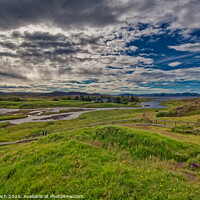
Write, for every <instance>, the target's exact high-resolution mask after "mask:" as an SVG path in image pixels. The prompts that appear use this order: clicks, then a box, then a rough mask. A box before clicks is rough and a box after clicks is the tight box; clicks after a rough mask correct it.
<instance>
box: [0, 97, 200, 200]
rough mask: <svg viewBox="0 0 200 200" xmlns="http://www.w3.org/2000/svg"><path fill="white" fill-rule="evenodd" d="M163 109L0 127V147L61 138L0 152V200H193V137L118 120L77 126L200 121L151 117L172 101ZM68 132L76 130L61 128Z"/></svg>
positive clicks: (197, 182) (196, 139)
mask: <svg viewBox="0 0 200 200" xmlns="http://www.w3.org/2000/svg"><path fill="white" fill-rule="evenodd" d="M182 102H183V103H182V105H184V103H185V101H182ZM165 104H170V105H171V106H169V108H162V109H147V108H142V109H128V108H127V109H126V110H107V111H95V112H88V113H84V114H82V115H80V116H79V117H78V118H76V119H72V120H66V121H64V120H61V121H53V122H34V123H23V124H20V125H17V126H10V127H7V128H3V129H1V130H0V142H1V143H2V142H8V141H12V140H13V139H17V138H18V137H21V136H26V135H31V134H36V133H39V132H42V131H44V130H47V131H48V132H54V131H58V130H60V132H57V133H51V134H49V135H47V136H46V137H41V138H40V139H39V140H37V141H33V142H28V143H21V144H13V145H6V146H0V169H1V170H0V195H3V194H15V195H22V196H23V195H24V194H26V195H28V194H43V195H62V194H65V195H83V197H84V199H92V200H93V199H138V200H140V199H145V200H147V199H150V200H154V199H157V200H158V199H163V200H164V199H180V200H187V199H194V200H198V199H199V196H200V171H199V169H198V168H195V167H193V166H192V165H191V164H192V162H195V163H200V135H195V134H187V133H179V132H172V130H171V128H167V127H154V126H144V125H141V126H135V125H127V124H126V123H124V124H122V123H121V122H116V123H114V124H112V125H110V124H109V125H96V126H94V127H88V128H87V127H86V128H81V127H83V126H90V125H95V124H98V123H106V122H109V121H117V120H130V119H135V120H140V119H142V118H144V115H145V116H146V117H148V118H149V119H151V120H155V119H169V120H171V119H178V120H180V121H181V120H182V121H184V120H186V119H187V120H190V121H193V120H195V121H197V120H198V118H200V115H199V114H197V115H191V116H183V117H156V115H157V114H158V113H159V112H169V111H170V110H173V109H175V107H176V106H177V104H178V103H176V102H173V101H171V100H170V101H169V102H165ZM172 104H173V105H172ZM96 105H97V104H96ZM179 105H180V101H179ZM63 112H64V111H63ZM143 120H144V122H145V119H143ZM127 123H128V124H129V122H127ZM130 123H134V120H133V121H132V122H131V121H130ZM145 123H146V122H145ZM1 124H2V127H3V124H4V126H5V125H6V124H5V123H0V127H1ZM70 128H75V130H65V129H70ZM62 130H63V131H62ZM64 130H65V131H64ZM52 197H53V196H52Z"/></svg>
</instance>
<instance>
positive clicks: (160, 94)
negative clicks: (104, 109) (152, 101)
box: [120, 92, 200, 98]
mask: <svg viewBox="0 0 200 200" xmlns="http://www.w3.org/2000/svg"><path fill="white" fill-rule="evenodd" d="M120 95H121V96H128V95H129V96H131V95H134V96H135V95H136V96H138V97H149V98H150V97H151V98H153V97H154V98H156V97H197V96H200V94H198V93H190V92H185V93H175V94H171V93H154V94H138V95H137V94H120Z"/></svg>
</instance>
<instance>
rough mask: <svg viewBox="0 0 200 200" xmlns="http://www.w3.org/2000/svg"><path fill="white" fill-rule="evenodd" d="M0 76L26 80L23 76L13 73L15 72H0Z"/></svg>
mask: <svg viewBox="0 0 200 200" xmlns="http://www.w3.org/2000/svg"><path fill="white" fill-rule="evenodd" d="M0 77H5V78H12V79H21V80H27V78H26V77H25V76H22V75H19V74H15V73H7V72H0Z"/></svg>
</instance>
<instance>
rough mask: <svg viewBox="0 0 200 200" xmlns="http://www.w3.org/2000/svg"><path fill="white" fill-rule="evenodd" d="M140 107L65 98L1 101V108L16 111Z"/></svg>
mask: <svg viewBox="0 0 200 200" xmlns="http://www.w3.org/2000/svg"><path fill="white" fill-rule="evenodd" d="M133 106H134V107H135V106H136V107H140V102H131V103H128V104H120V103H92V102H91V101H79V100H66V99H65V98H53V97H49V98H47V97H46V98H44V97H41V98H39V97H37V98H36V97H35V98H30V97H26V98H20V99H19V100H18V101H15V100H13V98H11V99H8V100H5V99H2V100H1V101H0V108H15V109H34V108H49V107H82V108H110V107H133Z"/></svg>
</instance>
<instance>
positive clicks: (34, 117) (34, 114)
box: [0, 99, 167, 124]
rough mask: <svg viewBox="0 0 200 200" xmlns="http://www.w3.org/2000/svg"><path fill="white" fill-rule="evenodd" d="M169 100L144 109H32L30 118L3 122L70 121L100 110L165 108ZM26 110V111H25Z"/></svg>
mask: <svg viewBox="0 0 200 200" xmlns="http://www.w3.org/2000/svg"><path fill="white" fill-rule="evenodd" d="M166 100H167V99H152V100H150V101H149V102H142V103H141V106H142V107H119V108H116V107H113V108H81V110H80V108H72V107H62V108H60V107H57V108H39V109H31V111H30V112H29V114H28V117H26V118H22V119H15V120H5V121H1V122H10V123H12V124H22V123H24V122H49V121H58V120H70V119H74V118H77V117H79V116H80V115H81V114H82V113H87V112H93V111H100V110H117V109H141V108H165V107H166V106H162V105H161V102H162V101H166ZM69 109H77V111H76V112H73V111H72V112H67V113H59V114H48V115H41V113H44V112H47V113H48V112H49V113H54V112H59V111H60V110H69ZM23 110H26V109H23ZM18 111H20V109H4V108H3V109H0V115H2V114H5V115H6V114H9V113H13V112H18Z"/></svg>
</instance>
